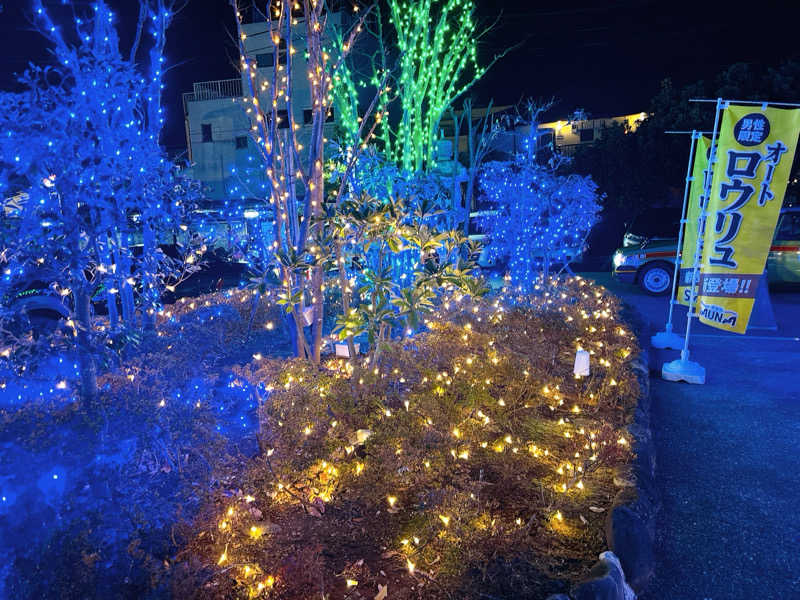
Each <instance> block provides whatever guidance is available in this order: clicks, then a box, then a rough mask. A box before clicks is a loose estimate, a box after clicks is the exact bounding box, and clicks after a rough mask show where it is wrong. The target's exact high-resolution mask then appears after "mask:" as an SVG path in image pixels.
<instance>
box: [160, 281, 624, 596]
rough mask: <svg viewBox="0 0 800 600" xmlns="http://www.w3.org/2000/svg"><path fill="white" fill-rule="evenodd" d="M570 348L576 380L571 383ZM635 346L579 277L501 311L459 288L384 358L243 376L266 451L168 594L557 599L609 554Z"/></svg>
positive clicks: (205, 524)
mask: <svg viewBox="0 0 800 600" xmlns="http://www.w3.org/2000/svg"><path fill="white" fill-rule="evenodd" d="M578 348H583V349H586V350H588V351H589V352H590V354H591V355H592V365H593V368H592V372H591V375H590V376H588V377H583V378H576V377H575V376H574V375H573V371H572V367H573V360H574V356H575V351H576V349H578ZM636 351H637V348H636V342H635V341H634V338H633V336H632V334H631V333H630V331H629V330H628V328H627V326H626V325H625V324H624V323H623V322H622V321H621V320H620V317H619V304H618V302H617V301H616V300H615V299H614V298H613V297H611V296H609V295H608V294H607V293H606V292H605V291H604V290H603V289H602V288H598V287H596V286H594V285H592V284H590V283H589V282H587V281H585V280H582V279H580V278H572V279H569V280H566V279H565V280H562V281H561V282H560V283H559V284H558V285H553V284H552V283H550V284H548V285H547V286H541V285H540V286H539V287H538V288H537V289H536V290H535V295H534V296H526V297H518V298H511V297H509V296H506V297H505V299H504V300H502V301H501V300H499V299H493V300H488V299H487V300H475V299H472V298H469V297H465V296H462V295H461V294H460V293H459V292H454V293H453V294H452V295H450V296H448V297H445V298H443V300H442V304H441V306H440V307H439V310H438V311H436V313H435V314H434V315H432V316H430V318H428V319H426V331H425V332H424V333H421V334H418V335H416V336H414V337H413V338H410V339H403V340H396V341H394V342H391V343H388V344H387V345H386V347H385V349H384V351H383V352H382V353H381V355H380V358H379V361H378V362H375V361H374V360H371V359H369V358H359V359H356V360H353V361H350V362H343V361H338V360H336V359H329V360H328V361H325V362H324V363H323V365H321V366H313V365H311V364H310V363H307V362H303V361H293V362H291V363H288V364H286V366H285V368H284V369H283V370H282V371H281V372H280V374H279V375H277V376H276V371H275V369H274V367H273V366H270V367H269V368H262V367H261V366H260V365H259V364H251V365H249V366H247V367H244V368H242V369H240V370H239V371H238V372H237V373H238V375H239V376H240V377H241V378H243V379H245V380H247V381H249V382H250V384H251V385H255V386H261V388H260V389H263V390H264V394H263V396H262V398H261V399H262V404H261V407H260V414H259V421H260V433H259V441H260V446H261V451H260V454H259V455H258V456H257V457H256V458H255V459H254V460H253V461H252V462H251V463H250V464H249V466H248V468H247V469H246V470H245V471H244V472H242V473H240V474H239V475H238V476H235V477H233V478H232V479H230V480H229V485H228V486H227V487H225V488H221V489H220V490H218V493H216V494H214V495H213V497H212V499H211V501H210V502H209V504H208V506H207V510H206V512H205V514H204V516H203V517H202V518H200V519H199V520H198V521H197V522H196V523H195V530H194V534H193V536H192V538H191V541H190V543H189V544H188V545H187V546H186V547H185V548H184V550H183V551H182V553H181V559H182V565H181V566H180V569H181V571H182V575H181V577H178V578H176V579H175V581H176V582H177V583H178V585H177V587H176V588H175V590H174V591H175V593H176V595H177V596H180V597H202V598H250V597H264V598H284V599H294V598H298V599H299V598H304V599H306V598H478V597H503V598H507V597H515V598H539V597H543V596H544V595H546V594H547V593H548V592H550V591H555V590H560V589H563V588H564V587H565V585H567V582H569V581H570V580H573V579H574V578H576V577H578V576H579V575H580V574H582V573H585V570H586V568H587V567H588V566H589V565H590V564H591V562H592V561H593V560H594V559H595V557H596V554H597V552H599V551H600V550H602V549H604V546H605V541H604V538H603V535H602V533H601V532H602V529H603V522H604V519H605V512H606V511H608V509H609V508H610V505H611V502H612V499H613V497H614V495H615V491H616V490H615V486H617V485H620V484H622V483H624V480H625V476H624V467H625V465H626V464H627V463H628V462H629V460H630V458H631V450H630V441H631V440H630V437H629V435H628V433H627V430H626V429H625V425H626V423H628V422H629V420H630V418H631V413H632V410H633V408H634V406H635V402H636V398H637V394H638V387H637V382H636V378H635V376H634V374H633V373H632V371H631V369H630V362H629V361H630V359H631V357H632V356H633V355H634V354H635V353H636ZM615 479H616V481H615Z"/></svg>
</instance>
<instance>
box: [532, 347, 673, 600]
mask: <svg viewBox="0 0 800 600" xmlns="http://www.w3.org/2000/svg"><path fill="white" fill-rule="evenodd" d="M640 339H641V336H640ZM632 367H633V370H634V372H635V373H636V376H637V378H638V379H639V389H640V393H639V400H638V402H637V404H636V409H635V411H634V418H633V423H631V424H630V425H629V426H628V431H629V432H630V433H631V435H632V436H633V437H634V439H635V444H634V448H635V451H636V458H635V459H634V461H633V463H632V464H631V466H630V470H620V471H619V472H617V473H616V474H615V483H618V485H620V487H621V489H620V491H619V492H617V495H616V497H615V498H614V502H613V504H612V508H611V510H610V511H609V513H608V516H607V518H606V526H605V535H606V543H607V544H608V547H609V548H610V549H611V551H607V552H603V553H601V554H600V556H599V559H600V560H598V562H597V563H595V565H594V566H593V567H592V568H591V570H590V571H589V573H588V574H587V577H586V579H585V580H584V581H583V582H581V583H579V584H577V585H576V586H575V587H574V588H573V589H572V590H571V592H570V594H569V595H566V594H555V595H552V596H549V597H548V599H547V600H633V599H635V598H636V594H635V593H634V591H636V592H639V593H641V592H642V591H643V590H644V589H645V588H646V587H647V584H648V583H649V581H650V579H651V578H652V576H653V572H654V568H655V553H654V543H655V527H656V515H657V514H658V511H659V509H660V508H661V501H660V498H659V496H658V491H657V488H656V484H655V468H656V456H655V444H654V442H653V432H652V429H651V427H650V407H651V399H650V368H649V354H648V351H647V349H646V348H642V350H641V352H640V354H639V355H638V356H637V357H636V358H635V359H634V360H633V364H632ZM626 575H627V581H626Z"/></svg>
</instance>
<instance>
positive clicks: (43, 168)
mask: <svg viewBox="0 0 800 600" xmlns="http://www.w3.org/2000/svg"><path fill="white" fill-rule="evenodd" d="M153 7H156V8H157V9H160V10H161V11H162V12H161V13H160V14H156V13H154V12H153ZM34 11H35V14H36V18H37V19H38V21H37V23H38V25H39V27H40V29H41V31H42V33H43V34H44V35H45V36H46V37H47V39H48V40H49V41H50V42H51V43H52V45H53V54H54V56H55V58H56V60H57V66H54V67H46V68H41V67H31V68H30V69H29V70H28V71H27V72H26V73H25V74H24V75H23V76H22V77H21V83H22V84H23V85H24V86H25V89H26V91H24V92H23V93H20V94H15V95H11V94H3V95H0V106H1V107H2V110H0V128H2V130H3V132H4V135H3V136H2V137H0V155H2V156H3V157H4V159H3V161H4V163H5V164H2V170H3V171H4V172H5V173H4V175H3V176H2V177H0V179H2V180H4V181H7V182H9V183H8V185H9V186H11V185H13V186H14V189H15V190H18V191H20V192H23V193H24V194H26V195H27V200H25V201H23V202H22V203H20V206H19V210H18V211H16V215H15V216H14V217H13V218H10V219H9V222H8V227H9V228H10V229H11V230H12V231H13V235H9V236H8V237H6V238H5V239H6V241H7V242H8V243H10V244H13V247H12V248H11V249H10V251H9V252H8V254H10V255H13V261H11V262H10V263H9V267H8V270H7V278H5V279H4V281H3V285H5V286H7V287H11V286H13V285H15V284H18V283H19V282H23V283H24V282H25V281H29V280H38V281H43V282H45V284H46V285H47V286H49V288H50V289H51V290H52V291H53V292H55V293H56V294H57V295H58V296H60V297H61V298H62V301H63V306H64V309H65V310H66V311H68V312H69V315H70V319H68V320H67V321H66V323H67V327H68V329H67V334H68V335H67V339H69V338H70V337H74V338H75V341H76V344H77V348H78V355H79V367H80V376H81V382H82V383H81V391H82V395H83V397H84V398H85V399H87V400H89V401H91V400H93V398H94V397H95V395H96V383H95V373H96V366H95V360H96V354H97V352H98V351H99V348H100V347H102V346H104V345H105V344H100V343H99V342H101V341H105V334H106V333H107V328H106V327H102V328H98V327H97V323H96V320H95V319H94V317H93V307H92V302H93V301H99V300H104V301H105V306H106V308H107V309H108V312H109V325H110V326H111V328H112V329H113V328H115V327H116V325H117V320H118V313H117V310H118V308H117V307H118V300H117V297H118V296H119V297H120V300H119V305H120V307H121V310H122V320H123V323H124V325H125V326H126V327H128V328H133V327H137V325H138V319H137V317H136V312H135V305H134V297H135V294H136V290H137V289H141V290H143V291H144V294H143V296H142V297H143V299H144V303H143V308H145V309H146V310H147V311H149V312H150V314H154V311H155V310H156V308H157V306H156V303H157V300H158V292H159V290H160V288H162V287H163V286H165V285H167V284H169V283H170V282H174V281H176V280H177V277H179V274H178V270H177V267H178V265H177V264H176V263H175V262H174V261H173V260H172V259H169V258H168V257H167V256H166V255H164V253H163V252H162V251H161V250H159V249H158V240H159V238H161V237H163V236H164V235H167V234H169V240H170V241H171V240H172V234H173V233H174V234H175V235H178V234H179V226H180V225H181V224H182V223H183V221H182V219H183V217H184V216H185V209H186V201H187V193H186V192H187V188H186V187H185V186H181V185H180V181H179V180H178V179H176V178H175V177H174V175H173V172H172V166H171V164H170V163H169V161H168V160H167V158H166V156H165V154H164V152H163V151H162V149H161V148H160V147H159V146H158V131H159V130H160V128H161V120H160V116H159V110H160V109H159V108H157V107H156V104H157V102H158V98H159V97H160V96H155V97H154V96H153V95H152V94H153V93H154V90H153V86H155V85H158V86H160V77H159V75H160V70H161V66H160V65H161V60H156V66H155V67H154V69H153V71H154V73H153V77H155V78H158V81H157V82H156V83H154V82H153V81H152V80H151V81H149V82H148V81H147V80H146V79H145V77H143V76H142V75H141V73H140V72H139V70H138V69H137V67H136V65H135V63H134V62H133V60H126V59H124V58H123V57H122V56H121V54H120V50H119V40H118V37H117V34H116V30H115V27H114V15H113V13H112V12H111V11H110V10H109V8H108V7H107V6H106V5H105V4H104V3H103V2H98V3H97V4H95V5H94V12H93V13H92V14H91V15H90V16H89V17H88V18H85V19H84V18H80V17H78V18H76V19H75V33H76V34H77V35H76V39H77V40H78V41H77V43H71V42H69V41H68V38H66V37H65V36H64V35H63V34H62V32H61V29H60V28H59V27H58V26H57V25H56V24H55V22H54V21H52V19H51V18H50V16H49V14H48V12H47V11H46V10H45V8H44V6H43V5H42V3H41V2H40V1H39V0H36V1H35V2H34ZM143 13H144V14H145V15H146V16H148V17H150V18H149V19H147V20H148V21H152V22H153V23H154V27H155V28H156V29H157V30H158V31H160V32H161V33H162V34H163V31H164V29H165V27H166V25H165V23H166V22H168V15H167V14H166V13H167V9H166V7H165V6H164V4H163V2H160V1H159V2H156V3H154V4H152V5H151V4H146V5H143ZM159 24H160V26H159ZM154 35H155V37H156V41H155V43H154V48H156V54H157V55H158V57H157V58H159V59H160V52H161V50H163V41H159V38H158V34H155V33H154ZM136 46H138V41H137V42H136V43H135V45H134V50H133V51H132V54H131V56H134V55H135V48H136ZM151 79H152V78H151ZM142 230H144V233H140V232H141V231H142ZM148 232H149V233H148ZM148 235H149V236H150V240H149V241H148V239H147V238H148ZM140 236H143V237H144V238H145V244H144V249H143V253H142V254H141V256H139V257H138V258H135V257H134V253H133V249H132V246H133V245H134V244H135V242H136V241H137V238H138V237H140ZM4 252H5V251H4ZM192 258H193V257H192ZM192 258H190V259H189V260H192ZM70 334H71V335H70Z"/></svg>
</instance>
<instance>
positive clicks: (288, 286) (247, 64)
mask: <svg viewBox="0 0 800 600" xmlns="http://www.w3.org/2000/svg"><path fill="white" fill-rule="evenodd" d="M231 5H232V6H233V9H234V11H235V13H236V22H237V37H238V40H239V51H240V59H241V62H240V66H241V69H242V72H243V78H244V83H245V98H244V102H245V107H246V108H245V110H246V113H247V115H248V116H249V117H250V121H251V137H252V139H253V141H254V142H255V144H256V147H257V148H258V151H259V154H260V157H261V160H262V162H263V168H264V173H265V176H266V177H265V179H266V181H267V182H268V186H269V195H268V202H269V204H270V205H271V208H272V211H273V215H274V223H273V230H274V236H275V242H274V255H275V258H276V261H277V263H278V268H279V277H280V280H281V285H282V286H283V288H284V290H283V297H282V299H281V302H282V303H283V304H284V305H285V307H286V312H287V314H288V315H289V319H290V332H291V334H292V339H293V342H294V346H295V353H296V355H297V356H299V357H303V358H307V359H310V360H312V361H313V362H317V363H318V362H319V360H320V353H321V350H322V329H323V318H324V283H323V280H324V272H325V264H326V262H327V261H329V260H330V259H331V256H332V255H333V254H335V248H334V247H333V245H332V243H331V242H330V241H325V240H323V239H322V237H323V236H322V233H323V232H322V228H321V220H322V217H323V203H324V201H325V195H324V194H325V186H324V178H323V175H324V172H323V163H324V159H325V144H326V142H327V140H326V139H325V135H324V125H325V121H326V119H327V117H328V115H329V113H330V110H331V107H332V106H333V97H332V93H331V92H332V85H333V80H334V78H335V77H337V71H338V70H339V69H340V67H341V65H342V63H343V59H344V57H345V56H346V54H347V53H348V52H349V50H350V49H351V48H352V46H353V43H354V41H355V39H356V37H357V36H358V35H359V33H361V31H362V25H363V20H364V18H365V17H366V13H365V14H364V16H362V17H361V19H360V20H358V21H357V22H356V23H355V25H354V26H353V27H352V28H351V29H350V31H349V33H348V34H347V35H346V36H344V37H341V36H339V37H338V38H337V37H335V36H334V35H332V33H331V31H330V30H329V28H330V27H331V26H330V25H329V24H328V22H327V21H328V14H327V12H326V6H325V3H324V2H322V1H318V0H304V1H303V2H301V3H296V4H295V8H294V10H295V11H297V12H301V13H302V15H303V19H304V20H305V40H306V61H305V67H304V68H305V70H306V73H307V76H308V79H309V81H310V86H311V89H310V95H311V127H310V135H309V139H308V141H307V145H308V147H307V149H305V150H306V151H305V152H303V150H304V148H303V145H302V144H301V143H300V140H299V139H298V135H297V134H298V130H299V129H300V125H299V124H297V123H296V122H295V115H294V103H295V101H294V90H293V85H292V77H293V71H294V69H295V68H296V66H295V64H296V63H295V53H296V51H297V49H296V48H295V47H294V45H293V42H292V27H293V25H295V24H296V23H297V22H298V19H295V18H294V17H293V15H292V10H291V9H290V7H289V6H287V5H286V3H283V2H269V3H268V4H267V8H266V10H265V12H264V14H263V17H264V20H265V22H266V28H267V34H268V36H269V39H270V42H271V45H272V50H273V52H274V56H276V57H278V56H280V52H281V43H282V42H283V43H284V44H285V47H286V50H285V56H286V64H285V66H283V65H281V64H280V60H276V61H275V67H274V68H273V70H272V74H271V78H270V79H269V80H266V78H262V77H261V76H260V75H259V73H258V71H257V65H256V60H255V58H254V57H252V56H248V54H247V52H246V49H245V44H244V42H245V40H246V39H247V35H246V33H245V32H244V28H243V10H242V8H241V6H240V2H239V1H238V0H231ZM331 39H333V40H334V44H335V43H336V42H335V40H337V39H338V41H339V43H338V45H337V47H336V48H330V47H329V45H330V41H331ZM279 73H281V75H280V76H279ZM378 95H379V96H380V95H381V88H379V90H378ZM376 104H377V102H376V101H374V102H373V104H372V106H371V108H370V109H369V110H368V111H367V113H366V115H365V118H364V119H362V125H364V124H365V122H366V118H367V117H368V116H369V114H370V113H371V111H372V110H373V109H374V107H375V106H376ZM281 106H284V107H285V111H286V118H287V119H288V121H289V126H288V131H287V132H286V134H285V135H281V134H280V132H279V129H280V127H279V126H280V122H279V112H280V110H279V107H281ZM373 130H374V126H373V128H372V129H371V130H369V132H368V133H367V134H366V136H365V135H364V127H359V128H358V130H357V131H356V132H355V134H356V135H357V136H358V139H359V140H362V138H363V137H367V138H368V137H369V135H371V134H372V131H373ZM363 143H364V142H361V141H359V142H358V143H354V145H353V148H352V151H351V153H350V158H349V160H350V163H351V164H352V163H353V162H354V161H355V159H356V156H357V154H358V152H359V151H360V149H361V147H362V144H363ZM298 190H300V191H302V192H303V201H302V204H301V203H300V202H299V201H298V200H297V192H298ZM339 194H341V189H340V190H339ZM334 195H335V196H336V197H338V195H336V194H335V192H334ZM307 307H310V308H311V309H312V315H313V317H312V322H311V335H310V339H306V336H305V333H304V321H305V316H304V315H305V310H306V308H307Z"/></svg>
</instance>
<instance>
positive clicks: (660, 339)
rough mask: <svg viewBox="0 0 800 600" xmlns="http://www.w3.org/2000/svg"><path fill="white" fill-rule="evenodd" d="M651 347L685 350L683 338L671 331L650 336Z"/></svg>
mask: <svg viewBox="0 0 800 600" xmlns="http://www.w3.org/2000/svg"><path fill="white" fill-rule="evenodd" d="M650 345H651V346H653V348H658V349H661V350H663V349H665V348H669V349H670V350H680V349H681V348H683V336H682V335H678V334H677V333H673V332H671V331H659V332H658V333H657V334H655V335H653V336H650Z"/></svg>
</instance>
